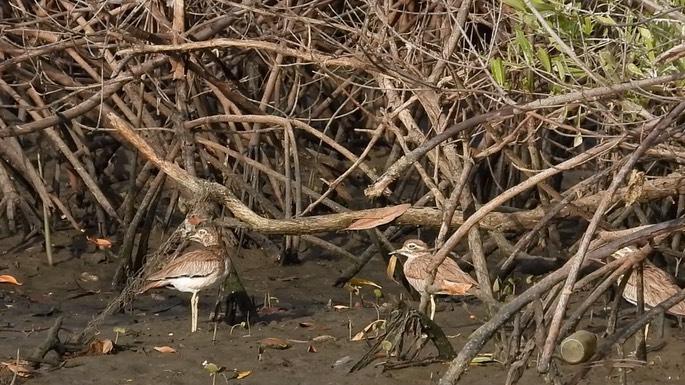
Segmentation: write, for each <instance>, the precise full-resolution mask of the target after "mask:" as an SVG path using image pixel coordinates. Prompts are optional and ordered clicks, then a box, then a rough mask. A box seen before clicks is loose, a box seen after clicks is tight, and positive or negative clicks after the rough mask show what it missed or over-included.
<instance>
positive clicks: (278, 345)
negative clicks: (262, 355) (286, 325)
mask: <svg viewBox="0 0 685 385" xmlns="http://www.w3.org/2000/svg"><path fill="white" fill-rule="evenodd" d="M259 346H261V347H264V348H268V349H276V350H284V349H288V348H290V347H291V346H292V345H291V344H289V343H287V342H286V341H284V340H282V339H280V338H273V337H271V338H264V339H263V340H261V341H259Z"/></svg>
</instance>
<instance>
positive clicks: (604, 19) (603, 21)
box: [595, 15, 616, 25]
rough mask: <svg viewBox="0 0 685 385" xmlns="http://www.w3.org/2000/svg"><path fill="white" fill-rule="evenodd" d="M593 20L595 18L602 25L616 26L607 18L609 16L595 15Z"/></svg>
mask: <svg viewBox="0 0 685 385" xmlns="http://www.w3.org/2000/svg"><path fill="white" fill-rule="evenodd" d="M595 18H596V19H597V21H599V22H600V23H604V24H608V25H616V22H615V21H614V19H612V18H611V17H609V16H599V15H595Z"/></svg>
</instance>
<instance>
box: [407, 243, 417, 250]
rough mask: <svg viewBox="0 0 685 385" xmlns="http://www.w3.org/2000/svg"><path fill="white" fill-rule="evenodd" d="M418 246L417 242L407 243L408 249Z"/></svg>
mask: <svg viewBox="0 0 685 385" xmlns="http://www.w3.org/2000/svg"><path fill="white" fill-rule="evenodd" d="M415 248H416V243H410V244H408V245H407V249H409V250H414V249H415Z"/></svg>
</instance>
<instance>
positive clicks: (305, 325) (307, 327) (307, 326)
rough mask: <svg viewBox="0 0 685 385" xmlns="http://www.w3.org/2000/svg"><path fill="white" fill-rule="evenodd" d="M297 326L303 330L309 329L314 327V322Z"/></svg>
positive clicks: (301, 323)
mask: <svg viewBox="0 0 685 385" xmlns="http://www.w3.org/2000/svg"><path fill="white" fill-rule="evenodd" d="M298 325H299V326H300V327H301V328H303V329H310V328H313V327H314V326H316V325H314V322H300V323H299V324H298Z"/></svg>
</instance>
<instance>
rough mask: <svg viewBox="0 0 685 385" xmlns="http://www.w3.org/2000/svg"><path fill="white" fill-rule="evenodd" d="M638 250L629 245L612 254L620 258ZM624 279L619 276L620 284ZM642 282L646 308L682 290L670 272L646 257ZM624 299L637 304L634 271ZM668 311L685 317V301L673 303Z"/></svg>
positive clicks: (643, 264) (643, 262)
mask: <svg viewBox="0 0 685 385" xmlns="http://www.w3.org/2000/svg"><path fill="white" fill-rule="evenodd" d="M636 251H637V249H635V248H634V247H631V246H628V247H624V248H622V249H619V250H618V251H616V252H614V253H613V254H612V256H613V257H614V258H616V259H620V258H623V257H625V256H627V255H629V254H631V253H633V252H636ZM622 280H623V275H621V276H620V277H619V278H618V283H619V284H620V282H621V281H622ZM642 282H643V300H644V305H645V309H650V308H653V307H655V306H657V305H658V304H660V303H662V302H664V301H665V300H667V299H669V298H670V297H671V296H673V295H675V294H677V293H679V292H680V290H681V289H680V286H678V285H677V284H676V282H675V279H674V278H673V277H672V276H671V275H670V274H668V273H667V272H665V271H663V270H661V269H659V268H658V267H656V265H654V264H653V263H652V262H650V261H648V260H646V259H645V260H643V261H642ZM623 299H625V300H626V301H628V302H630V303H631V304H633V305H635V306H637V274H635V273H634V272H633V273H632V274H630V277H628V282H627V283H626V286H625V288H624V289H623ZM666 313H668V314H671V315H674V316H678V317H685V301H682V302H678V303H677V304H675V305H673V306H672V307H671V308H670V309H668V310H666Z"/></svg>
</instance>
